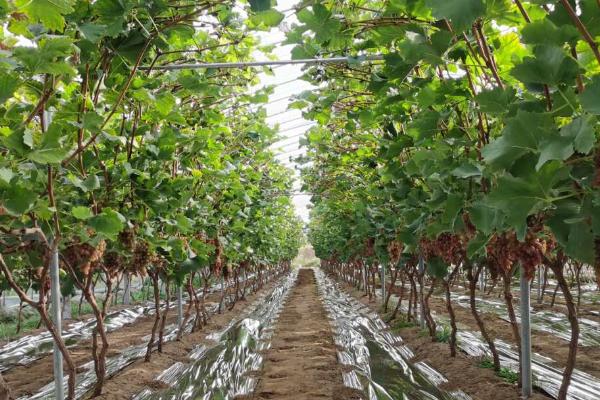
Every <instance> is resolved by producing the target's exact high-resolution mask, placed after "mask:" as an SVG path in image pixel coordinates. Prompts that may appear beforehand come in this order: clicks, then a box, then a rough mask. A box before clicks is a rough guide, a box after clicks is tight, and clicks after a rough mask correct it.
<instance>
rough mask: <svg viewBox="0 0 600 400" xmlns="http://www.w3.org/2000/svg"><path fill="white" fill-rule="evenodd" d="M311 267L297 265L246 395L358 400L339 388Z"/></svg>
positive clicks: (283, 399) (333, 352) (296, 399)
mask: <svg viewBox="0 0 600 400" xmlns="http://www.w3.org/2000/svg"><path fill="white" fill-rule="evenodd" d="M341 368H342V367H341V366H340V365H339V364H338V362H337V356H336V346H335V344H334V342H333V337H332V333H331V327H330V324H329V320H328V318H327V313H326V311H325V309H324V308H323V304H322V303H321V300H320V298H319V294H318V292H317V285H316V281H315V276H314V272H313V270H312V269H300V271H299V273H298V280H297V283H296V286H295V287H294V288H293V289H292V290H291V293H290V294H289V296H288V298H287V300H286V303H285V306H284V308H283V310H282V312H281V314H280V317H279V320H278V322H277V324H276V327H275V332H274V336H273V341H272V344H271V348H270V349H269V350H268V351H267V354H266V359H265V363H264V366H263V370H262V374H261V376H260V378H259V382H258V385H257V388H256V390H255V393H254V395H253V396H252V397H250V398H252V399H261V400H263V399H277V400H287V399H289V400H292V399H293V400H303V399H305V400H312V399H339V400H342V399H344V400H351V399H360V398H361V396H360V395H358V394H356V393H354V392H353V391H352V390H350V389H348V388H345V387H344V386H343V382H342V369H341Z"/></svg>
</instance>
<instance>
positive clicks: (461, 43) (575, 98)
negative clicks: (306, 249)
mask: <svg viewBox="0 0 600 400" xmlns="http://www.w3.org/2000/svg"><path fill="white" fill-rule="evenodd" d="M297 17H298V20H299V22H300V23H299V24H297V25H295V26H293V28H292V29H291V31H290V32H289V33H288V36H287V37H288V41H287V42H288V43H293V44H295V47H294V50H293V51H292V54H293V56H294V57H296V58H307V57H314V56H323V57H326V56H331V55H349V56H352V57H355V60H354V62H350V63H349V64H348V65H332V66H327V67H324V66H316V67H311V68H309V69H307V70H306V73H305V79H307V80H310V81H311V82H312V83H313V84H314V85H315V86H317V90H315V91H311V92H304V93H301V94H300V95H298V96H297V97H296V98H295V100H294V102H293V103H292V105H291V106H292V107H295V108H299V109H302V110H304V116H305V118H309V119H313V120H315V121H316V122H318V126H317V127H315V128H312V129H311V130H310V131H309V132H308V134H307V138H306V139H305V141H304V145H305V146H306V148H307V154H306V155H305V156H302V157H300V160H301V161H304V162H305V163H306V165H305V167H304V168H303V181H304V189H305V190H307V191H309V192H310V193H311V194H312V195H313V203H314V208H313V209H312V212H311V222H310V233H309V237H310V241H311V242H312V244H313V246H314V248H315V251H316V254H317V256H318V257H319V258H321V259H322V260H323V263H324V265H327V266H328V267H329V268H333V269H334V270H335V271H337V273H338V274H340V276H344V277H350V278H349V279H350V280H352V281H353V282H355V283H356V284H358V285H361V283H362V281H363V279H365V278H364V277H365V276H368V277H369V284H368V286H370V287H371V289H370V290H371V291H372V290H374V288H375V285H376V279H375V276H376V275H377V271H378V266H379V265H386V266H388V267H389V268H388V269H389V270H391V271H392V280H394V281H395V280H397V281H398V282H399V281H400V280H402V281H403V283H404V282H406V284H407V285H409V287H410V291H411V296H412V295H413V294H414V295H415V296H416V292H417V290H418V289H417V284H418V283H419V282H421V283H422V282H423V281H424V280H427V281H428V282H430V283H431V288H432V289H426V291H427V290H430V291H429V295H431V291H432V290H433V286H434V285H436V284H437V285H438V286H439V287H443V288H445V292H446V295H447V309H448V314H449V315H450V317H451V320H452V325H453V326H452V328H453V334H452V339H451V340H450V344H451V355H455V354H456V349H455V340H454V338H455V335H456V324H455V322H454V313H453V309H452V302H451V301H450V288H449V286H450V284H451V282H452V281H453V279H454V278H455V277H464V278H466V279H467V281H468V282H469V285H468V287H469V290H470V293H471V304H472V307H471V308H472V310H473V314H474V317H475V319H476V320H477V322H478V325H479V328H480V330H481V334H482V336H483V337H484V338H485V340H486V342H487V343H488V345H489V347H490V351H491V353H492V354H493V355H494V357H493V358H494V365H495V367H496V369H499V368H500V364H499V360H498V355H497V352H496V350H495V348H494V338H493V337H492V336H491V335H490V333H489V332H488V331H487V330H486V327H485V325H484V324H483V322H482V320H481V318H480V317H479V315H477V310H476V307H475V288H476V283H477V281H478V280H479V277H480V275H481V274H482V273H483V272H485V273H486V274H487V276H489V277H491V278H492V279H493V281H494V282H496V283H497V285H498V286H499V287H500V288H501V290H502V292H503V293H504V298H505V300H506V306H507V309H508V313H509V315H510V319H511V325H512V331H513V333H514V341H515V344H516V345H517V346H518V345H519V344H520V339H519V335H520V332H519V328H518V324H517V318H516V317H515V312H514V306H513V301H512V297H513V290H514V289H513V287H512V285H511V284H512V282H513V281H514V276H515V275H516V274H517V272H518V271H519V270H520V269H523V271H524V273H525V275H526V276H527V277H528V278H529V279H532V278H533V277H534V275H535V274H536V271H537V270H538V269H539V268H544V269H547V270H549V271H550V274H551V275H552V276H553V277H554V278H555V279H556V280H557V282H558V286H559V287H560V289H561V292H562V293H563V295H564V299H565V304H566V307H567V311H566V313H567V316H568V320H569V321H570V324H571V328H572V329H571V342H570V346H569V358H568V363H567V365H566V369H565V370H564V379H563V383H562V386H561V389H560V393H559V396H558V397H559V398H560V399H561V400H562V399H565V398H566V395H567V389H568V386H569V381H570V376H571V373H572V371H573V368H574V365H575V360H576V353H577V341H578V332H579V330H578V314H577V307H576V304H575V302H574V300H573V293H572V292H571V289H570V285H569V284H568V282H567V279H565V271H567V270H569V269H570V268H576V269H577V268H578V269H581V267H582V266H585V268H586V269H590V270H593V271H595V277H596V282H597V283H598V284H600V148H599V146H598V137H599V131H600V130H599V127H600V124H599V122H598V115H600V51H599V49H598V44H597V43H598V38H599V37H600V24H599V22H600V2H598V1H596V0H531V1H525V0H495V1H493V0H445V1H435V0H390V1H377V0H375V1H368V2H367V1H361V0H344V1H318V2H310V3H308V2H307V3H304V4H303V6H302V7H300V9H299V11H298V12H297ZM365 55H382V61H381V62H378V61H375V62H371V63H364V62H361V57H363V56H365ZM420 258H422V259H423V260H424V262H425V264H426V269H425V272H420V271H419V269H418V264H419V259H420ZM363 274H364V275H363ZM371 278H372V279H371ZM420 287H421V288H422V287H423V286H420ZM421 290H422V289H421ZM390 292H391V290H390V291H388V293H390ZM427 296H428V294H427V293H425V297H427ZM411 304H413V303H411ZM416 305H417V302H416V297H415V301H414V306H415V307H416ZM426 311H427V310H426ZM427 319H428V325H429V326H430V328H431V329H434V328H433V321H429V319H430V318H427Z"/></svg>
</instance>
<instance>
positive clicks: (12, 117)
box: [0, 0, 301, 398]
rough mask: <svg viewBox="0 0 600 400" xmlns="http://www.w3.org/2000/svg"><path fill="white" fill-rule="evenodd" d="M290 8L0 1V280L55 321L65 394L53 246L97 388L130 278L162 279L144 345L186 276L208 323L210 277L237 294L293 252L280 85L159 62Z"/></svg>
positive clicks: (202, 54) (230, 53) (207, 54)
mask: <svg viewBox="0 0 600 400" xmlns="http://www.w3.org/2000/svg"><path fill="white" fill-rule="evenodd" d="M282 17H283V15H282V14H280V13H278V12H275V11H273V10H268V9H264V7H261V5H260V4H254V3H253V4H252V5H251V6H250V5H248V4H236V3H235V2H232V1H222V0H206V1H166V0H152V1H146V0H97V1H88V0H52V1H50V0H26V1H23V0H0V22H1V23H0V269H1V271H2V274H1V277H0V280H1V281H2V285H3V287H10V289H12V290H13V291H14V292H16V293H17V295H18V296H19V298H20V299H21V301H22V302H23V303H26V304H28V305H29V306H31V307H32V308H33V309H35V310H37V312H39V314H40V316H41V320H42V322H43V325H44V326H45V327H46V328H47V329H48V330H49V331H50V332H51V333H52V335H53V336H54V338H55V341H56V342H57V343H58V345H59V347H60V351H61V353H62V355H63V357H64V360H65V364H66V368H65V369H66V371H67V373H68V374H69V375H70V379H69V391H68V398H73V397H74V393H75V391H74V390H75V383H76V380H75V379H74V377H75V374H76V366H75V364H74V362H73V359H72V357H71V355H70V351H69V349H67V347H66V346H65V343H64V341H63V340H62V339H61V338H60V337H59V335H58V327H57V326H55V324H54V323H53V321H52V320H51V318H50V317H49V312H48V302H49V291H50V273H49V267H50V263H51V262H52V258H53V256H55V255H56V254H58V255H59V261H58V263H59V266H60V277H61V291H62V294H63V296H65V297H68V296H70V295H74V294H75V291H76V290H78V291H79V292H80V293H81V294H82V296H83V297H84V298H85V300H86V301H87V302H88V303H89V304H90V305H91V307H92V309H93V312H94V314H95V318H96V329H95V330H94V337H93V348H92V352H93V359H94V365H95V372H96V376H97V384H96V386H95V389H94V394H95V395H99V394H101V392H102V387H103V383H104V378H105V373H106V355H107V352H108V349H109V346H110V343H109V340H108V337H107V335H106V327H105V326H104V323H103V321H104V318H105V317H106V315H107V312H108V311H109V306H110V304H111V299H110V293H111V287H112V286H113V285H114V283H115V282H118V281H119V280H120V279H121V277H123V276H126V277H127V278H129V277H131V276H134V275H137V276H141V277H148V278H146V279H149V280H151V282H152V285H153V292H154V299H155V307H156V314H155V318H156V320H155V323H154V327H153V329H152V332H151V333H152V334H151V339H150V341H149V343H148V354H147V355H146V360H147V361H150V359H151V352H152V350H153V349H154V348H155V347H156V346H157V345H158V350H159V351H160V350H161V344H162V340H163V339H162V332H163V329H164V326H165V320H166V313H167V312H168V310H169V299H170V298H171V297H172V296H173V293H174V291H175V290H174V288H175V287H176V286H178V287H183V288H184V291H185V292H187V297H188V303H187V304H188V305H187V309H186V313H185V318H184V322H183V323H182V325H185V324H187V323H188V321H189V320H190V319H191V318H194V321H195V322H194V324H193V327H194V329H198V328H200V327H202V325H203V324H204V323H205V322H206V311H205V309H204V303H205V296H206V293H207V288H208V285H210V284H213V283H215V282H217V283H218V282H221V281H222V280H223V281H225V282H227V283H230V282H235V288H236V289H235V299H236V300H237V299H238V298H241V297H243V292H242V287H241V286H240V284H241V282H242V281H244V282H246V280H247V278H249V277H250V276H254V277H255V278H254V279H256V280H258V281H259V282H262V281H264V277H265V275H266V274H272V273H273V271H275V270H281V268H289V264H290V260H291V259H292V258H293V257H294V256H295V255H296V253H297V249H298V247H299V246H300V240H301V224H300V221H299V220H298V218H297V217H296V216H295V214H294V210H293V206H292V203H291V201H290V199H289V196H288V193H289V191H290V190H291V185H292V181H291V179H290V175H291V174H290V172H289V170H287V169H286V168H285V167H284V166H283V165H281V163H279V162H278V161H277V159H276V158H275V156H274V154H273V153H272V152H271V151H270V150H269V146H270V145H271V144H272V143H273V142H275V141H276V139H277V137H276V136H277V135H276V130H274V129H272V128H270V127H269V125H268V124H267V123H266V120H265V118H266V111H265V109H264V107H261V105H260V104H261V103H265V102H266V101H267V99H268V94H269V92H270V90H272V89H270V88H266V89H261V90H258V91H253V90H250V88H251V86H252V85H255V84H257V83H259V80H258V77H257V76H258V73H259V72H261V71H260V70H250V69H238V70H220V69H203V70H187V71H175V72H169V73H165V72H163V71H160V70H158V69H157V68H158V67H160V66H162V65H165V64H174V63H185V62H197V61H203V62H210V61H247V60H251V59H252V56H253V54H254V53H255V52H265V53H269V52H270V50H271V49H270V48H265V47H262V46H261V45H260V43H259V41H258V40H257V38H256V35H255V34H254V33H253V31H256V30H265V29H268V28H269V27H270V26H272V25H274V24H277V23H279V22H280V21H281V19H282ZM242 278H243V279H242ZM199 285H200V286H199ZM243 285H244V287H245V283H244V284H243ZM161 286H164V287H165V288H166V307H164V308H161V302H160V293H159V290H160V287H161ZM98 287H102V288H103V289H105V291H106V293H107V296H106V297H101V296H99V295H98V291H97V290H96V289H97V288H98ZM200 288H203V289H204V290H199V289H200ZM30 289H33V290H34V291H36V292H37V294H38V296H36V297H32V296H30V294H29V293H30V292H31V291H30ZM222 300H223V299H221V301H222ZM180 328H181V327H180ZM181 332H182V330H181V329H180V334H181ZM149 333H150V332H149Z"/></svg>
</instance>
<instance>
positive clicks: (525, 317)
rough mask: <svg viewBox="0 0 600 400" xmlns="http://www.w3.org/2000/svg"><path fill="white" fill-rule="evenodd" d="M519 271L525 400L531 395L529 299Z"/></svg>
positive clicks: (524, 277)
mask: <svg viewBox="0 0 600 400" xmlns="http://www.w3.org/2000/svg"><path fill="white" fill-rule="evenodd" d="M520 270H521V290H520V297H521V299H520V300H521V374H522V376H521V382H522V388H521V394H522V397H523V398H525V399H527V398H529V397H530V396H531V394H532V386H531V384H532V382H531V381H532V378H531V324H530V322H531V321H530V318H531V316H530V313H529V306H530V303H531V299H530V290H531V289H530V286H529V281H528V279H527V277H526V276H525V269H524V268H523V267H521V268H520Z"/></svg>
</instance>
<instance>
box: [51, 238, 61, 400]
mask: <svg viewBox="0 0 600 400" xmlns="http://www.w3.org/2000/svg"><path fill="white" fill-rule="evenodd" d="M58 272H59V271H58V243H56V242H55V243H54V244H53V245H52V258H51V260H50V296H51V299H52V323H53V324H54V326H55V327H56V333H57V334H58V336H59V337H60V336H62V320H61V317H60V281H59V273H58ZM53 350H54V354H53V357H54V396H55V398H56V399H61V400H62V399H64V398H65V391H64V386H63V383H64V376H63V357H62V353H61V352H60V349H59V348H58V345H57V343H56V342H54V346H53Z"/></svg>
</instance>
